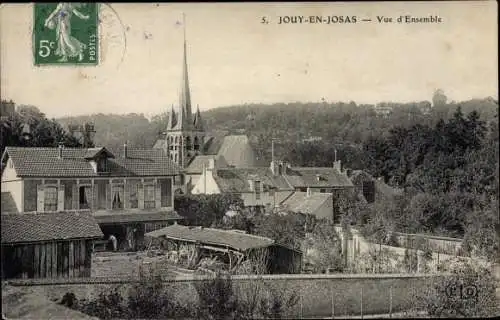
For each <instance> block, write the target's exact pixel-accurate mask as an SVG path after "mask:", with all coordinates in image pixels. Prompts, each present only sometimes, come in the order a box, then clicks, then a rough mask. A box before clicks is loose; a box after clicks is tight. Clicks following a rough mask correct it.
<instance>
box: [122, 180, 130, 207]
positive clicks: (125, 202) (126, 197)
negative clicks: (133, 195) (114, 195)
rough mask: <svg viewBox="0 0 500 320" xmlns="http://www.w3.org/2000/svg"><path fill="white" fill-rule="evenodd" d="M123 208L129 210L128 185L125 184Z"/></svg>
mask: <svg viewBox="0 0 500 320" xmlns="http://www.w3.org/2000/svg"><path fill="white" fill-rule="evenodd" d="M123 208H125V209H129V208H130V183H125V185H124V186H123Z"/></svg>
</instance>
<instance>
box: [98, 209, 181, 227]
mask: <svg viewBox="0 0 500 320" xmlns="http://www.w3.org/2000/svg"><path fill="white" fill-rule="evenodd" d="M93 216H94V218H95V219H96V220H97V222H98V223H101V224H102V223H125V222H153V221H158V222H160V221H171V220H182V219H184V218H183V217H181V216H180V215H178V214H177V212H175V211H173V210H168V211H167V210H158V209H156V210H155V209H127V210H98V211H96V212H94V213H93Z"/></svg>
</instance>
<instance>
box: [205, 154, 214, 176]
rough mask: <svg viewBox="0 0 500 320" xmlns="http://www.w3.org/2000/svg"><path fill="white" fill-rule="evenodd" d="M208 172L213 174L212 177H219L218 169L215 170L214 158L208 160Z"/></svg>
mask: <svg viewBox="0 0 500 320" xmlns="http://www.w3.org/2000/svg"><path fill="white" fill-rule="evenodd" d="M206 170H207V172H208V171H210V172H212V176H216V175H217V169H216V168H215V159H214V158H210V159H208V166H207V168H206Z"/></svg>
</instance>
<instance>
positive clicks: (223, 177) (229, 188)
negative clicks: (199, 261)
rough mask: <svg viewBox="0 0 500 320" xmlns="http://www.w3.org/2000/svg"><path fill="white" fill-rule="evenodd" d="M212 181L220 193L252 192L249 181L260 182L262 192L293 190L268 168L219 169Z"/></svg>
mask: <svg viewBox="0 0 500 320" xmlns="http://www.w3.org/2000/svg"><path fill="white" fill-rule="evenodd" d="M214 179H215V181H216V182H217V185H218V187H219V189H220V190H221V192H237V193H239V192H252V190H251V188H250V184H249V180H260V181H261V183H262V185H263V191H265V190H266V188H269V187H273V188H278V190H283V191H284V190H293V189H292V188H291V187H290V185H288V184H287V183H286V181H285V180H284V178H283V177H280V176H274V175H273V173H272V172H271V170H270V169H269V168H268V167H254V168H227V169H220V170H217V175H216V176H215V177H214Z"/></svg>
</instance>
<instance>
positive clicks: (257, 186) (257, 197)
mask: <svg viewBox="0 0 500 320" xmlns="http://www.w3.org/2000/svg"><path fill="white" fill-rule="evenodd" d="M255 200H260V181H255Z"/></svg>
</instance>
